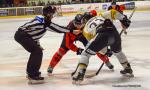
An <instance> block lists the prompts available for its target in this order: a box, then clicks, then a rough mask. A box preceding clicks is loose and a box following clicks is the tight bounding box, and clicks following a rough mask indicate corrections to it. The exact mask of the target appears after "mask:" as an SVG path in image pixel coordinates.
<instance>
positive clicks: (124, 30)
mask: <svg viewBox="0 0 150 90" xmlns="http://www.w3.org/2000/svg"><path fill="white" fill-rule="evenodd" d="M136 8H137V7H135V8H134V9H133V11H132V13H131V14H130V17H129V20H130V19H131V18H132V16H133V14H134V12H135V10H136ZM123 32H124V33H125V34H127V31H126V28H123V29H122V30H121V32H120V35H122V33H123Z"/></svg>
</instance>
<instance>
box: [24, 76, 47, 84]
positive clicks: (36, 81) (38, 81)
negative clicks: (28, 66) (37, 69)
mask: <svg viewBox="0 0 150 90" xmlns="http://www.w3.org/2000/svg"><path fill="white" fill-rule="evenodd" d="M27 78H28V80H29V81H28V84H43V83H45V81H44V77H40V76H38V77H29V76H28V77H27Z"/></svg>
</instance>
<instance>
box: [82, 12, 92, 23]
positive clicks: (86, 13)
mask: <svg viewBox="0 0 150 90" xmlns="http://www.w3.org/2000/svg"><path fill="white" fill-rule="evenodd" d="M92 17H94V16H93V15H92V14H91V13H90V12H85V13H84V14H83V21H84V22H85V23H86V22H87V21H88V20H89V19H91V18H92Z"/></svg>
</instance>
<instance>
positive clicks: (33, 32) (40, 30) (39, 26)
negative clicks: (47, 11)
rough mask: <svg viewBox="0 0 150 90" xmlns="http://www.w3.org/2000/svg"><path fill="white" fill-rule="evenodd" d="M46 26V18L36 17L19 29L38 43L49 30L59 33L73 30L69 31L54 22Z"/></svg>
mask: <svg viewBox="0 0 150 90" xmlns="http://www.w3.org/2000/svg"><path fill="white" fill-rule="evenodd" d="M44 25H45V23H44V17H43V16H36V18H35V19H33V20H31V21H30V22H27V23H25V24H24V25H23V26H21V27H19V30H23V31H25V32H26V33H27V34H29V35H30V36H31V38H32V39H33V40H34V41H38V40H39V39H40V38H41V37H43V36H44V34H45V32H46V31H47V30H48V31H52V32H57V33H65V32H71V30H69V29H68V28H66V27H63V26H59V25H57V24H55V23H52V22H51V23H50V24H49V25H48V26H46V27H44Z"/></svg>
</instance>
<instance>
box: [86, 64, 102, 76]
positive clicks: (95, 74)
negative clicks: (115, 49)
mask: <svg viewBox="0 0 150 90" xmlns="http://www.w3.org/2000/svg"><path fill="white" fill-rule="evenodd" d="M103 66H104V62H103V63H102V64H101V66H100V67H99V69H98V70H97V72H96V73H93V74H89V75H88V74H87V75H85V77H86V78H92V77H94V76H97V75H98V74H99V72H100V71H101V69H102V67H103Z"/></svg>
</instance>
